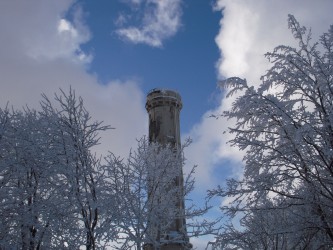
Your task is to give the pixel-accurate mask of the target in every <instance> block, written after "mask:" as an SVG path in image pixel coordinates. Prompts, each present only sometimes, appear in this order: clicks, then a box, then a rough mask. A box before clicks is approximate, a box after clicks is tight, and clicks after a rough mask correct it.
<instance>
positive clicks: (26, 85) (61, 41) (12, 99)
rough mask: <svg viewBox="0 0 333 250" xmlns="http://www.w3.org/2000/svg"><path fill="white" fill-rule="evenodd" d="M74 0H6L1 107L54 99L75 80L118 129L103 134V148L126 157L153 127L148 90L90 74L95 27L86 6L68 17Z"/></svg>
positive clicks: (1, 26)
mask: <svg viewBox="0 0 333 250" xmlns="http://www.w3.org/2000/svg"><path fill="white" fill-rule="evenodd" d="M72 4H73V2H71V1H68V0H57V1H51V2H50V1H40V0H30V1H29V3H28V2H27V1H24V0H11V1H0V33H1V36H0V44H1V45H0V55H1V56H0V86H1V91H0V106H1V107H4V106H5V105H6V103H7V102H8V101H9V103H10V105H14V107H15V108H21V107H22V106H25V105H26V104H28V105H29V106H30V107H38V103H39V100H40V99H41V93H46V94H47V95H48V96H49V97H51V98H52V96H53V94H54V93H55V92H57V91H58V90H59V88H62V89H63V90H65V91H67V90H68V89H69V86H70V85H71V86H72V88H73V89H75V91H76V94H77V95H80V96H82V97H83V100H84V102H85V106H86V107H87V109H88V111H90V113H91V115H92V118H93V119H95V120H100V121H101V120H102V121H104V122H105V123H106V124H110V125H111V126H112V127H114V128H115V129H114V130H110V131H108V132H107V133H104V134H102V135H101V137H102V143H103V144H102V145H100V146H98V150H99V152H100V153H104V152H106V151H107V150H111V151H112V152H114V153H115V154H117V155H122V156H126V155H127V154H128V151H129V149H130V147H132V146H135V145H136V141H135V139H136V138H137V137H141V136H142V135H143V134H146V131H147V117H146V111H145V109H144V100H143V98H144V96H143V93H142V92H141V90H140V89H139V87H138V85H137V84H136V83H135V82H133V81H127V82H121V81H118V80H114V81H112V82H109V83H108V84H106V85H101V84H99V83H98V82H97V80H96V77H95V76H93V75H89V74H88V73H86V71H85V66H86V64H87V63H89V60H87V55H85V54H84V53H83V52H82V51H81V52H80V46H81V44H82V43H85V42H86V41H88V39H90V32H89V30H88V28H87V27H86V26H85V25H84V22H83V20H82V13H80V12H81V10H80V9H75V13H74V18H73V20H72V22H70V21H69V20H67V19H64V16H65V14H66V12H67V11H68V10H69V9H70V8H71V7H72ZM82 58H83V59H82ZM133 124H134V126H133Z"/></svg>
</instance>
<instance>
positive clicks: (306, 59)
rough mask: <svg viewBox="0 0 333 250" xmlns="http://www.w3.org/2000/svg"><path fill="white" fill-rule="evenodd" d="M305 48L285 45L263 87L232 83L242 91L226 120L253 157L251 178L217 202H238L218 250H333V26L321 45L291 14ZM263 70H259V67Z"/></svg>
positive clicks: (234, 184) (218, 192)
mask: <svg viewBox="0 0 333 250" xmlns="http://www.w3.org/2000/svg"><path fill="white" fill-rule="evenodd" d="M288 23H289V28H290V29H291V31H292V34H293V35H294V38H295V39H296V40H297V42H298V43H299V47H298V48H292V47H289V46H278V47H276V48H275V49H274V51H273V52H271V53H267V54H266V57H267V58H268V59H269V60H270V61H271V62H272V67H271V68H270V70H269V71H268V72H267V73H266V74H265V75H264V76H263V77H262V78H261V80H262V82H261V84H260V86H259V88H257V89H256V88H254V87H252V86H249V85H248V84H247V82H246V80H243V79H239V78H236V77H234V78H229V79H227V80H225V81H223V83H222V85H224V86H225V87H232V90H231V91H230V92H229V96H231V95H233V94H234V93H235V92H241V94H240V95H239V97H237V98H236V100H235V101H234V103H233V105H232V108H231V110H230V111H226V112H224V113H223V116H224V117H227V118H231V119H235V120H236V125H235V126H234V127H232V128H230V133H232V134H234V138H233V139H232V140H231V141H230V143H231V144H232V145H233V146H237V147H238V148H239V149H240V150H245V151H246V154H245V157H244V163H245V167H244V175H243V177H242V178H241V179H240V180H236V179H230V180H228V182H227V185H226V187H225V188H221V187H219V188H217V189H215V190H211V191H210V196H214V195H215V196H222V197H232V199H233V201H232V202H231V203H230V204H229V205H226V206H223V207H222V210H223V211H224V212H226V214H227V215H229V216H231V217H232V218H235V216H241V217H242V219H241V220H240V224H241V227H238V228H237V227H236V226H233V225H232V223H230V224H228V225H226V226H225V230H224V231H223V232H222V233H221V234H220V235H219V236H218V237H217V239H216V242H215V244H213V245H214V247H215V249H328V248H329V249H330V248H332V246H333V216H332V215H333V26H331V27H330V29H329V30H328V32H327V33H324V34H323V35H322V36H321V38H320V40H319V42H318V43H311V32H307V29H306V28H304V27H301V26H300V25H299V23H298V22H297V21H296V19H295V18H294V17H293V16H291V15H289V19H288ZM254 67H255V65H254Z"/></svg>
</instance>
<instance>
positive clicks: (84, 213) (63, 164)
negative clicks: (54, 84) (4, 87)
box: [0, 90, 109, 249]
mask: <svg viewBox="0 0 333 250" xmlns="http://www.w3.org/2000/svg"><path fill="white" fill-rule="evenodd" d="M55 101H56V104H57V105H56V106H57V107H58V108H55V106H53V105H52V103H51V101H50V100H49V99H48V98H47V97H46V96H44V97H43V100H42V101H41V109H40V111H36V110H31V109H28V108H26V109H24V110H23V111H16V110H9V109H8V108H6V109H0V221H1V223H0V248H1V249H19V248H20V249H77V248H78V247H79V246H85V247H86V249H96V247H97V245H96V244H97V239H99V237H101V235H99V234H98V230H97V229H98V228H99V223H100V221H101V219H102V218H103V215H102V212H101V211H100V210H99V208H98V205H97V204H98V203H97V202H98V197H99V196H100V193H101V190H100V189H101V188H103V187H102V186H101V185H100V184H98V185H97V183H98V181H99V179H100V177H101V173H100V171H99V169H98V168H99V161H98V160H97V159H96V158H95V157H94V155H93V154H92V153H91V151H90V150H91V148H92V147H93V146H95V145H96V144H97V143H98V137H97V135H98V133H99V132H100V131H103V130H106V129H108V128H109V127H108V126H102V125H101V123H99V122H91V121H90V116H89V113H88V112H87V111H86V110H85V109H84V106H83V102H82V99H80V98H76V97H75V93H74V91H72V90H70V91H69V94H68V95H66V94H65V93H64V92H61V94H60V95H56V96H55Z"/></svg>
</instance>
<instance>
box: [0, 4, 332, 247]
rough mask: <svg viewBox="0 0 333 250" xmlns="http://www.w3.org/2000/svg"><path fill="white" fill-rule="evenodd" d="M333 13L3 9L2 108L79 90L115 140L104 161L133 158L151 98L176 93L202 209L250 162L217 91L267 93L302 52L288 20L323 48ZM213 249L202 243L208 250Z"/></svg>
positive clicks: (195, 7) (187, 7) (314, 7)
mask: <svg viewBox="0 0 333 250" xmlns="http://www.w3.org/2000/svg"><path fill="white" fill-rule="evenodd" d="M332 10H333V1H332V0H318V1H313V0H294V1H290V0H98V1H92V0H49V1H45V0H29V1H25V0H10V1H9V0H8V1H7V0H2V1H0V105H1V107H4V106H5V105H6V103H7V102H9V103H10V105H13V106H14V107H16V108H21V107H22V106H25V105H26V104H28V105H29V106H30V107H38V102H39V100H40V95H41V93H46V94H47V95H48V96H52V95H53V93H54V92H57V91H58V89H59V88H62V89H64V90H67V89H69V86H72V87H73V88H74V89H75V90H76V92H77V94H78V95H81V96H82V97H83V99H84V101H85V104H86V107H87V109H88V110H89V111H90V113H91V114H92V116H93V118H94V119H96V120H103V121H104V122H105V123H107V124H110V125H111V126H113V127H115V128H116V129H115V130H111V131H109V132H107V133H104V134H102V135H101V136H102V139H101V145H100V146H99V147H97V148H96V151H97V152H98V153H101V154H104V153H106V152H107V151H108V150H110V151H112V152H114V153H115V154H117V155H120V156H123V157H126V155H127V154H128V152H129V149H130V148H131V147H135V145H136V138H140V137H141V136H143V135H145V134H147V131H148V121H147V120H148V118H147V114H146V110H145V107H144V105H145V96H146V94H147V92H148V91H149V90H151V89H152V88H156V87H162V88H170V89H174V90H177V91H179V93H180V94H181V96H182V98H183V104H184V108H183V110H182V113H181V128H182V136H183V137H187V136H190V137H191V138H192V139H193V143H192V145H191V146H190V147H189V148H188V149H187V151H186V157H187V159H188V165H187V167H188V166H192V165H193V164H197V165H198V168H197V172H196V180H197V189H196V191H195V193H194V196H193V197H194V198H195V201H196V202H198V203H200V202H202V200H203V199H204V196H205V191H206V190H207V189H208V188H212V187H215V186H216V185H218V184H220V185H224V184H225V180H226V178H227V177H231V176H232V177H236V178H237V177H239V176H241V175H242V162H241V159H242V157H243V152H240V151H239V150H237V148H231V147H230V145H228V144H226V142H227V141H228V140H229V139H230V138H231V137H230V135H229V134H227V133H226V134H224V133H223V131H224V130H226V129H227V127H228V126H232V123H233V121H225V120H223V119H219V120H215V119H212V118H209V115H210V114H218V113H221V112H222V111H223V110H227V109H228V108H229V107H230V106H231V103H232V99H225V98H224V96H225V93H222V92H221V91H220V90H219V89H218V88H217V85H216V84H217V82H218V80H219V79H222V78H225V77H231V76H239V77H243V78H246V79H247V80H248V82H249V83H250V84H252V85H254V86H258V84H259V83H260V81H259V78H260V76H261V75H262V74H264V73H265V70H267V69H268V67H269V63H268V62H267V60H266V59H265V58H264V56H263V55H264V53H265V52H267V51H271V50H272V49H273V48H274V47H275V46H277V45H280V44H287V45H293V46H295V45H296V44H295V42H294V41H293V38H292V36H291V34H290V32H289V30H288V28H287V15H288V14H293V15H295V17H296V18H297V19H298V21H299V22H300V23H301V24H302V25H304V26H306V27H311V28H312V31H313V32H312V33H313V38H314V40H316V39H317V38H318V36H319V35H320V34H322V33H323V32H325V31H327V30H328V28H329V25H331V24H333V16H332ZM220 202H224V203H225V202H227V201H226V200H224V201H217V203H220ZM216 211H217V210H216V209H215V212H216ZM215 215H216V213H215ZM205 241H206V240H202V239H201V240H195V239H194V240H193V242H194V244H195V245H196V246H198V249H203V245H204V244H205Z"/></svg>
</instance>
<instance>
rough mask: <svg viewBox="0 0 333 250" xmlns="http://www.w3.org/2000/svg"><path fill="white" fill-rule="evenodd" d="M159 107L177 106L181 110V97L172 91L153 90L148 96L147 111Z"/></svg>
mask: <svg viewBox="0 0 333 250" xmlns="http://www.w3.org/2000/svg"><path fill="white" fill-rule="evenodd" d="M157 106H176V107H177V108H179V109H181V108H182V107H183V104H182V99H181V97H180V95H179V94H178V93H177V92H176V91H173V90H170V89H158V88H156V89H152V90H151V91H149V93H148V95H147V102H146V109H147V111H149V110H150V109H151V108H154V107H157Z"/></svg>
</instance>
